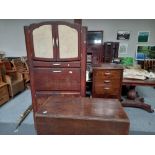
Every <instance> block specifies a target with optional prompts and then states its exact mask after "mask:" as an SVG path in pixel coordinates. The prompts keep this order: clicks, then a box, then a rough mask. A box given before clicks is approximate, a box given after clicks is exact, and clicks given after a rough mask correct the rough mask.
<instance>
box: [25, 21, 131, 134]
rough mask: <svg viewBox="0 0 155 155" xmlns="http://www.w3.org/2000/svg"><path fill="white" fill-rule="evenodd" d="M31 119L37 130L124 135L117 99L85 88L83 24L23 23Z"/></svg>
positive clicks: (125, 123)
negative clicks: (100, 96) (91, 93)
mask: <svg viewBox="0 0 155 155" xmlns="http://www.w3.org/2000/svg"><path fill="white" fill-rule="evenodd" d="M25 39H26V47H27V54H28V61H29V69H30V80H31V93H32V105H33V112H34V122H35V127H36V130H37V133H38V134H127V133H128V130H129V120H128V117H127V115H126V114H125V112H124V110H123V108H122V106H121V104H120V102H119V101H118V100H117V99H106V100H105V99H95V98H94V99H91V98H86V97H85V92H86V90H85V89H86V28H85V27H82V26H81V25H79V24H72V23H67V22H61V21H56V22H42V23H38V24H31V25H30V26H25Z"/></svg>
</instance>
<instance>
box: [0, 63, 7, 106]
mask: <svg viewBox="0 0 155 155" xmlns="http://www.w3.org/2000/svg"><path fill="white" fill-rule="evenodd" d="M3 72H4V64H3V63H2V62H0V105H2V104H4V103H5V102H7V101H8V100H9V92H8V85H7V83H5V82H3V78H2V77H3Z"/></svg>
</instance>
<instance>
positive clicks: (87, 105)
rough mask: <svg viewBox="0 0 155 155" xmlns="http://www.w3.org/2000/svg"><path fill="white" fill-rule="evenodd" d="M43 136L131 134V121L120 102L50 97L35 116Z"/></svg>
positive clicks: (38, 128) (39, 132) (114, 100)
mask: <svg viewBox="0 0 155 155" xmlns="http://www.w3.org/2000/svg"><path fill="white" fill-rule="evenodd" d="M36 122H37V124H36V125H37V133H38V134H41V135H45V134H46V135H48V134H49V135H51V134H54V135H112V134H113V135H116V134H117V135H118V134H128V131H129V119H128V116H127V115H126V113H125V111H124V110H123V107H122V106H121V103H120V102H119V101H118V100H117V99H99V98H86V97H76V98H75V97H54V98H53V97H49V98H48V99H47V100H46V101H45V105H44V106H42V107H41V108H40V109H39V110H38V112H37V114H36Z"/></svg>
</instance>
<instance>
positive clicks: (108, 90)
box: [94, 86, 120, 97]
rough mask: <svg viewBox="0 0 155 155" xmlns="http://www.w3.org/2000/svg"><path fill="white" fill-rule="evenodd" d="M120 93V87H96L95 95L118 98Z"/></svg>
mask: <svg viewBox="0 0 155 155" xmlns="http://www.w3.org/2000/svg"><path fill="white" fill-rule="evenodd" d="M119 92H120V88H119V87H109V86H96V87H95V88H94V93H95V94H96V95H103V96H104V97H106V96H118V95H119Z"/></svg>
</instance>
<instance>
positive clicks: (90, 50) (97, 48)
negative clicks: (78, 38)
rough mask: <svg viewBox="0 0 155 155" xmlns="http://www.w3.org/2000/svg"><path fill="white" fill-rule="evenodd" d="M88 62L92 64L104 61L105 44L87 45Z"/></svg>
mask: <svg viewBox="0 0 155 155" xmlns="http://www.w3.org/2000/svg"><path fill="white" fill-rule="evenodd" d="M87 63H91V66H93V65H96V64H100V63H103V45H102V44H88V45H87Z"/></svg>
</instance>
